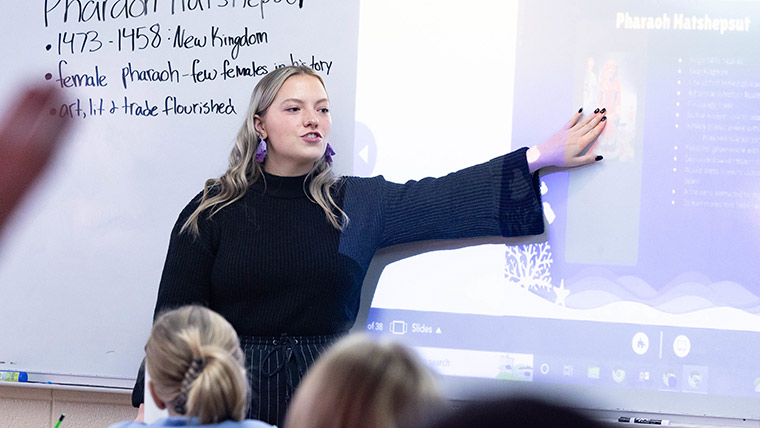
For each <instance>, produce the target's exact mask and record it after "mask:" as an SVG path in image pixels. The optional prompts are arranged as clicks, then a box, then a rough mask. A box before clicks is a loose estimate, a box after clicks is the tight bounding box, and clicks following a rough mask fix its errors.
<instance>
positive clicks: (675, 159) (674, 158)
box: [673, 156, 678, 192]
mask: <svg viewBox="0 0 760 428" xmlns="http://www.w3.org/2000/svg"><path fill="white" fill-rule="evenodd" d="M673 162H678V158H677V157H675V156H673ZM674 192H675V190H674Z"/></svg>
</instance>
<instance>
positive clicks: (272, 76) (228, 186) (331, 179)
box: [180, 65, 348, 236]
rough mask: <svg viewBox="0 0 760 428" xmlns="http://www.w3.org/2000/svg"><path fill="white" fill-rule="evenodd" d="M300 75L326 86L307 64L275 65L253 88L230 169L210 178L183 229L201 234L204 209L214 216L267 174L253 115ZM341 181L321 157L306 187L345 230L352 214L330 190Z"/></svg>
mask: <svg viewBox="0 0 760 428" xmlns="http://www.w3.org/2000/svg"><path fill="white" fill-rule="evenodd" d="M298 75H308V76H313V77H316V78H317V79H319V82H320V83H321V84H322V86H323V87H324V86H325V82H324V81H323V80H322V77H320V76H319V74H317V73H316V72H315V71H314V70H312V69H311V68H309V67H307V66H303V65H298V66H287V67H282V68H278V69H275V70H273V71H271V72H270V73H268V74H267V75H266V76H264V77H263V78H262V79H261V80H260V81H259V83H258V84H257V85H256V87H255V88H254V89H253V93H252V94H251V101H250V103H249V105H248V112H247V113H246V117H245V122H243V125H242V126H241V127H240V130H239V131H238V134H237V138H236V141H235V147H234V148H233V149H232V153H230V158H229V167H228V168H227V172H225V173H224V174H223V175H222V176H221V177H219V178H211V179H208V180H206V183H205V184H204V186H203V196H202V197H201V201H200V204H199V205H198V208H196V209H195V211H193V213H192V214H190V216H189V217H188V219H187V220H186V221H185V223H184V224H183V225H182V228H181V229H180V232H185V231H187V230H189V231H190V233H192V234H193V235H195V236H197V235H198V233H199V232H198V220H199V219H200V216H201V214H202V213H203V212H204V211H206V210H208V209H210V210H211V211H210V212H209V214H208V217H209V218H210V217H211V216H213V215H214V214H216V213H217V212H219V210H221V209H223V208H224V207H226V206H228V205H230V204H232V203H233V202H235V201H237V200H239V199H240V198H242V197H243V195H245V192H246V191H247V190H248V188H249V187H250V186H251V184H253V183H255V182H256V181H258V180H260V179H263V178H264V175H263V168H262V166H261V164H259V163H258V162H256V149H257V148H258V144H259V140H261V135H259V133H258V132H257V131H256V127H255V126H254V119H253V116H254V115H259V116H260V117H263V116H264V115H265V114H266V112H267V110H268V109H269V107H270V106H271V105H272V102H273V101H274V99H275V97H276V96H277V92H279V90H280V88H281V87H282V85H283V84H284V83H285V81H286V80H288V78H290V77H292V76H298ZM326 90H327V88H325V91H326ZM337 181H338V180H337V178H336V177H335V176H334V175H333V172H332V168H331V167H330V164H329V163H328V162H327V161H326V160H325V158H324V157H321V158H320V159H319V160H318V161H316V162H315V163H314V167H313V168H312V169H311V171H310V172H309V174H308V175H307V176H306V179H305V180H304V187H306V184H307V183H308V189H306V188H305V189H304V190H306V191H307V195H308V196H309V198H310V199H311V200H312V201H313V202H315V203H316V204H318V205H319V206H320V207H321V208H322V210H324V212H325V217H326V218H327V221H328V222H330V224H332V225H333V226H334V227H335V228H336V229H338V230H342V229H343V227H344V226H345V225H346V224H348V216H347V215H346V213H345V212H343V210H342V209H340V207H338V205H337V204H336V203H335V200H334V199H333V197H332V195H331V193H330V189H331V188H332V187H333V185H335V183H337Z"/></svg>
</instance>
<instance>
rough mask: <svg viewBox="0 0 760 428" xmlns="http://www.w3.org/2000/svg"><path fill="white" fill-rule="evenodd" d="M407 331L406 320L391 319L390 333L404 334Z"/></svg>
mask: <svg viewBox="0 0 760 428" xmlns="http://www.w3.org/2000/svg"><path fill="white" fill-rule="evenodd" d="M406 332H407V326H406V321H393V322H392V323H391V333H393V334H398V335H402V334H406Z"/></svg>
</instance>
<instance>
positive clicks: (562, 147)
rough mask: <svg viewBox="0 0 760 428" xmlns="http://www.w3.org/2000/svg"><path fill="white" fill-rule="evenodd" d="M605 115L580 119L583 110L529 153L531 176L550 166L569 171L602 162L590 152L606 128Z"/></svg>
mask: <svg viewBox="0 0 760 428" xmlns="http://www.w3.org/2000/svg"><path fill="white" fill-rule="evenodd" d="M605 113H606V109H601V110H599V109H596V110H595V111H594V114H592V115H589V116H588V117H586V118H583V119H581V118H582V117H583V109H580V110H578V113H576V114H574V115H573V117H572V118H571V119H570V121H569V122H567V123H566V124H565V126H563V127H562V129H560V130H559V131H557V132H556V133H555V134H554V135H552V136H551V137H550V138H549V139H548V140H546V141H544V142H543V143H541V144H538V145H535V146H533V147H531V148H530V149H528V152H527V157H528V168H529V169H530V172H531V173H533V172H535V171H537V170H539V169H541V168H543V167H547V166H556V167H561V168H565V167H568V168H569V167H575V166H581V165H586V164H589V163H592V162H596V161H600V160H602V156H601V155H597V154H595V153H593V152H592V150H590V148H591V145H592V144H593V143H594V141H596V138H597V137H598V136H599V133H601V132H602V130H603V129H604V126H605V125H606V124H607V122H606V120H607V117H606V116H605V115H604V114H605Z"/></svg>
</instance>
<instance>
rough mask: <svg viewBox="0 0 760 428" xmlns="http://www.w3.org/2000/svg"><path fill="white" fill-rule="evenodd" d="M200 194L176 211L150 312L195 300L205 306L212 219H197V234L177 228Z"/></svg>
mask: <svg viewBox="0 0 760 428" xmlns="http://www.w3.org/2000/svg"><path fill="white" fill-rule="evenodd" d="M199 199H200V195H199V196H198V197H196V198H195V199H194V200H193V201H192V202H191V203H190V204H188V205H187V206H186V207H185V209H184V210H182V213H180V215H179V218H178V219H177V223H176V224H175V225H174V228H173V229H172V232H171V237H170V238H169V249H168V251H167V254H166V261H165V263H164V270H163V272H162V274H161V282H160V283H159V287H158V298H157V299H156V308H155V311H154V314H153V318H154V319H155V317H156V316H158V314H159V313H161V312H162V311H164V310H167V309H173V308H176V307H179V306H183V305H187V304H191V303H195V304H200V305H204V306H208V302H209V298H210V293H211V271H212V269H213V266H214V259H215V252H214V250H213V244H212V242H213V239H212V235H213V227H212V226H213V220H209V219H204V218H203V216H202V217H201V219H200V220H199V221H198V227H199V235H198V236H195V235H194V234H192V233H190V232H189V231H185V232H180V229H181V228H182V225H183V224H184V223H185V220H187V218H188V217H189V216H190V214H192V212H193V211H194V210H195V208H197V207H198V200H199Z"/></svg>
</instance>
